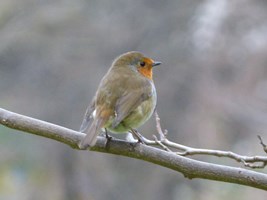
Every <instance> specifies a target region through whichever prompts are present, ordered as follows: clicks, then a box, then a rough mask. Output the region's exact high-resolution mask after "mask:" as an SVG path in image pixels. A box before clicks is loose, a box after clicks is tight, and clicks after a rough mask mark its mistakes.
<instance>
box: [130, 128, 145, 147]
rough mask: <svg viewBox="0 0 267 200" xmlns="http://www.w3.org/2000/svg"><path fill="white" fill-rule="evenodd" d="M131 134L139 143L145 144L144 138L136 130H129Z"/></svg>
mask: <svg viewBox="0 0 267 200" xmlns="http://www.w3.org/2000/svg"><path fill="white" fill-rule="evenodd" d="M131 133H132V134H133V135H134V136H135V137H137V139H138V142H139V143H142V144H145V141H144V137H143V136H142V135H141V134H140V133H139V132H138V131H137V130H136V129H133V128H131Z"/></svg>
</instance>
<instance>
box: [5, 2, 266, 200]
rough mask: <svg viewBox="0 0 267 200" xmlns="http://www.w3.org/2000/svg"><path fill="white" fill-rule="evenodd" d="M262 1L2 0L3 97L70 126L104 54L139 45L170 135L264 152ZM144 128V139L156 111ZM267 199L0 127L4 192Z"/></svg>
mask: <svg viewBox="0 0 267 200" xmlns="http://www.w3.org/2000/svg"><path fill="white" fill-rule="evenodd" d="M266 10H267V2H266V1H264V0H254V1H248V0H235V1H231V0H203V1H193V0H179V1H175V0H164V1H163V0H160V1H152V0H144V1H141V0H135V1H133V0H114V1H107V0H97V1H96V0H91V1H90V0H87V1H86V0H76V1H73V0H64V1H63V0H48V1H36V0H23V1H21V0H1V1H0V92H1V96H0V106H1V107H3V108H6V109H10V110H12V111H15V112H19V113H22V114H25V115H29V116H32V117H36V118H39V119H42V120H46V121H49V122H52V123H56V124H59V125H62V126H66V127H69V128H72V129H76V130H77V129H78V128H79V126H80V123H81V120H82V117H83V114H84V112H85V109H86V106H87V105H88V103H89V101H90V99H91V98H92V96H93V95H94V92H95V90H96V87H97V85H98V83H99V81H100V79H101V77H102V76H103V75H104V73H105V72H106V71H107V69H108V68H109V66H110V64H111V62H112V60H113V59H114V58H115V57H116V56H118V55H119V54H121V53H124V52H126V51H130V50H138V51H141V52H143V53H145V54H146V55H148V56H151V57H153V58H155V59H156V60H159V61H162V63H163V64H162V66H160V67H158V68H155V70H154V79H155V84H156V86H157V91H158V112H159V115H160V117H161V122H162V126H163V127H164V128H166V129H168V130H169V139H171V140H173V141H175V142H179V143H182V144H185V145H189V146H194V147H202V148H211V149H223V150H231V151H235V152H237V153H241V154H246V155H253V154H261V153H262V150H261V147H260V146H259V144H258V140H257V138H256V135H257V134H260V135H262V137H263V139H265V140H266V141H267V135H266V133H267V37H266V36H267V21H266V19H267V12H266ZM140 131H141V132H142V133H143V134H144V135H145V136H146V137H148V138H151V137H152V134H155V132H156V128H155V122H154V120H150V121H149V123H147V124H146V125H144V126H143V127H142V128H141V129H140ZM201 159H205V160H207V161H209V162H217V163H224V164H231V165H237V164H235V163H233V162H230V161H229V160H226V159H225V160H224V159H215V158H206V157H201ZM237 166H239V165H237ZM262 171H263V172H267V171H266V170H262ZM265 196H266V193H265V192H263V191H260V190H256V189H252V188H247V187H244V186H237V185H233V184H227V183H216V182H211V181H205V180H187V179H185V178H184V177H183V176H182V175H181V174H178V173H176V172H173V171H171V170H168V169H164V168H162V167H159V166H156V165H152V164H148V163H145V162H142V161H138V160H133V159H128V158H122V157H118V156H112V155H104V154H100V153H93V152H82V151H76V150H72V149H71V148H69V147H67V146H65V145H62V144H60V143H57V142H53V141H51V140H47V139H44V138H41V137H36V136H32V135H28V134H24V133H19V132H16V131H14V130H9V129H7V128H4V127H1V126H0V199H5V200H13V199H20V200H29V199H40V200H43V199H58V200H63V199H64V200H66V199H70V200H72V199H76V200H79V199H110V200H113V199H114V200H124V199H127V200H131V199H146V200H150V199H151V200H152V199H153V200H161V199H170V200H172V199H184V200H191V199H198V200H209V199H212V200H213V199H217V200H220V199H221V200H222V199H242V200H250V199H252V198H254V199H263V198H265Z"/></svg>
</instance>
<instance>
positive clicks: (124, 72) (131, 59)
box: [79, 51, 161, 149]
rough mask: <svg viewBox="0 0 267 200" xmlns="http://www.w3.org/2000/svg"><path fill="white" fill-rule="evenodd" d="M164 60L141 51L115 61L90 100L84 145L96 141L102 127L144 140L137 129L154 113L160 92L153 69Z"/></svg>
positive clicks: (83, 130)
mask: <svg viewBox="0 0 267 200" xmlns="http://www.w3.org/2000/svg"><path fill="white" fill-rule="evenodd" d="M160 64H161V62H158V61H154V60H153V59H152V58H150V57H146V56H145V55H144V54H143V53H141V52H137V51H131V52H126V53H124V54H122V55H120V56H118V57H117V58H115V60H114V61H113V63H112V65H111V67H110V68H109V70H108V71H107V73H106V74H105V75H104V77H103V78H102V80H101V81H100V84H99V86H98V89H97V91H96V94H95V96H94V97H93V99H92V101H91V103H90V104H89V106H88V108H87V110H86V112H85V115H84V118H83V121H82V124H81V127H80V132H82V133H86V136H85V137H84V139H82V140H81V142H80V143H79V147H80V149H87V148H90V147H92V146H94V145H95V144H96V141H97V136H98V135H99V134H100V132H101V130H105V132H106V136H107V137H108V134H107V131H109V132H111V133H128V132H130V133H132V134H133V135H135V136H136V137H137V138H138V141H139V142H142V143H144V141H143V140H142V136H141V134H140V133H138V131H137V130H136V129H137V128H138V127H140V126H141V125H143V124H144V123H145V122H146V121H147V120H148V119H149V118H150V117H151V115H152V114H153V112H154V110H155V108H156V104H157V93H156V88H155V85H154V82H153V72H152V69H153V67H155V66H158V65H160Z"/></svg>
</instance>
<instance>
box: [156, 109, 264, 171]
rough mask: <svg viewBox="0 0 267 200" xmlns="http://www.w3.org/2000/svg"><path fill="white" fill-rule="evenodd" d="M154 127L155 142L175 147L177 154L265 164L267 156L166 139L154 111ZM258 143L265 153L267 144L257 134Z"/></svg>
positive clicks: (258, 166)
mask: <svg viewBox="0 0 267 200" xmlns="http://www.w3.org/2000/svg"><path fill="white" fill-rule="evenodd" d="M155 119H156V127H157V131H158V134H159V137H160V140H159V141H158V142H156V143H157V144H160V146H161V145H164V146H166V147H169V148H172V149H177V150H179V152H176V154H177V155H181V156H192V155H211V156H216V157H226V158H230V159H233V160H235V161H237V162H239V163H242V164H243V165H244V166H245V167H250V168H264V167H265V166H266V165H267V156H244V155H239V154H237V153H233V152H231V151H221V150H211V149H199V148H192V147H188V146H185V145H181V144H178V143H174V142H171V141H169V140H168V139H167V137H166V134H164V132H163V131H162V128H161V125H160V118H159V116H158V114H157V112H155ZM258 138H259V140H260V144H261V145H262V147H263V150H264V151H265V152H266V153H267V146H266V145H265V144H264V143H263V140H262V138H261V137H260V136H258Z"/></svg>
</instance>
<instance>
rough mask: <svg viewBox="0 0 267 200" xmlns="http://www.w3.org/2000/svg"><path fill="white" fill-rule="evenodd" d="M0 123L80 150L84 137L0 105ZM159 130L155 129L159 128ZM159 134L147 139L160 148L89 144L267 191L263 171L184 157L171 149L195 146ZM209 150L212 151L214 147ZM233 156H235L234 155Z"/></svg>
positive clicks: (102, 141)
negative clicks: (180, 143)
mask: <svg viewBox="0 0 267 200" xmlns="http://www.w3.org/2000/svg"><path fill="white" fill-rule="evenodd" d="M158 120H159V119H158ZM0 124H2V125H4V126H6V127H9V128H12V129H17V130H20V131H24V132H27V133H31V134H35V135H39V136H43V137H46V138H50V139H53V140H56V141H59V142H61V143H64V144H67V145H69V146H71V147H72V148H75V149H79V147H78V143H79V142H80V141H81V140H82V139H83V137H84V134H83V133H80V132H77V131H74V130H70V129H67V128H64V127H61V126H58V125H54V124H51V123H48V122H44V121H41V120H38V119H34V118H30V117H27V116H23V115H20V114H16V113H13V112H10V111H7V110H4V109H1V108H0ZM159 125H160V123H159V121H158V123H157V126H159ZM160 130H161V128H160ZM160 130H159V128H158V131H160ZM161 131H162V130H161ZM162 134H163V135H161V136H160V139H157V138H155V140H154V141H150V140H148V143H149V142H150V143H151V144H153V145H160V147H162V148H163V150H161V149H159V148H156V147H152V146H149V145H143V144H139V143H135V142H127V141H122V140H117V139H112V140H111V141H110V142H109V144H108V145H106V139H105V138H104V137H98V140H97V143H96V145H95V146H94V147H92V148H91V149H90V150H91V151H98V152H104V153H110V154H117V155H122V156H127V157H132V158H136V159H140V160H144V161H148V162H151V163H154V164H157V165H161V166H164V167H166V168H170V169H173V170H175V171H177V172H180V173H182V174H183V175H184V176H185V177H187V178H190V179H192V178H202V179H209V180H216V181H223V182H229V183H236V184H240V185H247V186H250V187H254V188H259V189H262V190H267V175H266V174H264V173H259V172H255V171H252V170H248V169H242V168H237V167H230V166H226V165H217V164H212V163H207V162H201V161H197V160H194V159H190V158H187V157H185V156H181V155H179V154H181V153H177V152H172V151H171V150H170V148H174V149H179V150H183V151H184V153H182V154H183V155H190V154H189V153H186V152H196V151H195V150H196V149H194V148H189V147H186V146H183V145H179V144H176V143H173V142H170V141H169V140H167V138H166V133H162ZM263 144H264V143H263V141H262V145H263ZM263 146H264V145H263ZM189 150H190V151H189ZM210 151H211V152H212V151H214V150H210ZM199 152H200V153H202V154H207V155H213V154H211V153H209V152H208V150H201V151H199ZM205 152H207V153H205ZM218 155H223V154H222V152H220V151H219V154H218ZM230 155H232V154H230ZM233 155H234V156H235V154H233ZM234 156H233V157H234ZM237 158H240V159H244V160H245V162H248V163H249V161H250V160H251V159H252V158H253V159H258V160H260V161H262V160H263V158H264V159H266V158H265V157H263V158H261V157H256V158H255V157H252V158H250V157H244V156H243V157H242V156H241V157H240V156H239V155H237ZM249 158H250V159H249ZM264 161H266V160H264ZM252 163H253V162H252Z"/></svg>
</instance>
